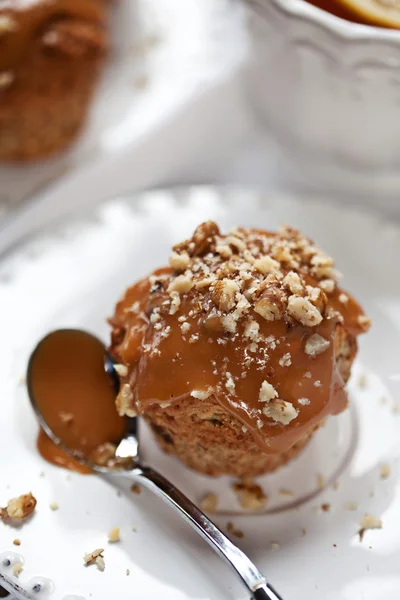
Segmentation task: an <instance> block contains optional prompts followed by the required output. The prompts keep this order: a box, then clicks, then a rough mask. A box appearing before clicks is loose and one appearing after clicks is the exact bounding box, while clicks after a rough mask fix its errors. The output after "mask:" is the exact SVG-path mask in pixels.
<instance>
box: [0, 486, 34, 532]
mask: <svg viewBox="0 0 400 600" xmlns="http://www.w3.org/2000/svg"><path fill="white" fill-rule="evenodd" d="M35 507H36V498H35V497H34V496H33V495H32V494H31V493H30V492H29V494H22V495H21V496H18V497H17V498H12V499H11V500H9V501H8V504H7V506H6V507H5V508H2V509H1V512H0V515H1V518H2V519H3V521H4V522H5V523H9V524H12V523H14V524H16V523H19V522H22V521H23V520H24V519H26V518H28V517H29V516H30V515H31V514H32V513H33V511H34V510H35Z"/></svg>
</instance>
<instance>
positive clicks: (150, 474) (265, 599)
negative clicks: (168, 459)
mask: <svg viewBox="0 0 400 600" xmlns="http://www.w3.org/2000/svg"><path fill="white" fill-rule="evenodd" d="M65 331H66V330H59V331H56V332H52V333H51V335H52V336H55V335H57V334H62V333H65ZM72 331H77V330H72ZM77 333H79V332H78V331H77ZM81 333H82V334H83V335H91V334H88V333H86V332H81ZM46 337H48V336H46ZM91 337H92V338H94V336H91ZM94 339H95V340H96V341H97V343H99V344H101V341H100V340H97V338H94ZM44 340H46V338H44ZM44 340H42V342H43V341H44ZM42 342H40V343H39V344H38V346H37V347H36V348H35V350H34V351H33V352H32V354H31V357H30V360H29V364H28V372H27V382H28V393H29V398H30V401H31V404H32V406H33V409H34V411H35V413H36V416H37V418H38V420H39V422H40V425H41V426H42V427H43V429H44V430H45V432H46V433H47V435H48V436H49V437H50V438H51V439H52V440H53V442H55V443H56V444H57V445H59V446H60V447H61V448H62V449H63V450H65V451H66V452H67V453H69V454H70V455H72V456H73V457H74V458H75V459H78V461H79V462H80V463H82V464H84V465H86V466H89V467H91V468H92V469H93V470H94V471H97V472H100V473H109V474H111V475H115V474H118V475H119V476H121V475H123V476H125V477H127V478H129V479H130V480H133V481H135V482H137V483H140V484H142V485H144V486H145V487H147V488H148V489H149V490H151V491H153V492H154V493H155V494H156V495H157V496H158V497H159V498H161V499H162V500H164V501H165V502H166V503H167V504H169V505H170V506H171V507H172V508H174V509H175V510H176V511H177V512H178V513H179V514H180V515H181V516H182V517H183V518H184V519H185V520H186V521H188V523H189V524H190V525H191V526H192V527H193V529H195V531H197V533H199V534H200V535H201V537H202V538H203V539H205V540H206V542H208V543H209V544H210V546H211V547H212V548H213V549H214V550H215V551H216V552H217V553H218V554H219V555H220V556H221V557H222V558H224V559H225V560H226V561H227V562H228V564H229V565H230V566H231V567H232V568H233V570H234V571H235V573H236V574H237V575H238V576H239V578H240V579H241V581H242V583H243V584H244V586H245V587H246V589H247V591H248V592H250V594H251V598H253V599H255V600H282V597H281V596H279V595H278V594H277V592H275V590H274V589H273V588H272V586H271V585H270V584H269V583H268V582H267V580H266V578H265V577H264V576H263V575H262V574H261V573H260V571H259V570H258V569H257V567H256V566H255V565H254V564H253V563H252V562H251V560H250V559H249V558H248V557H247V556H246V555H245V554H244V553H243V552H242V551H241V550H240V549H239V548H238V547H237V546H235V545H234V544H233V543H232V542H231V541H230V540H229V539H228V538H227V537H226V535H225V534H224V533H223V532H222V531H221V530H220V529H219V528H218V527H217V526H216V525H215V524H214V523H213V522H212V521H211V520H210V519H209V518H208V517H207V516H206V515H205V514H204V513H203V512H202V511H201V510H200V509H199V508H198V507H197V506H196V505H195V504H193V502H191V501H190V500H189V499H188V498H187V497H186V496H185V495H184V494H182V492H180V491H179V490H178V489H177V488H176V487H175V486H174V485H173V484H172V483H170V482H169V481H168V480H167V479H165V477H163V476H162V475H161V474H160V473H157V471H155V470H154V469H152V468H151V467H148V466H145V465H143V464H142V463H141V462H140V456H139V437H138V420H137V419H136V418H131V419H129V420H128V431H127V434H126V436H125V437H124V438H123V439H121V441H120V442H119V444H118V447H117V450H116V456H117V458H128V457H129V458H131V459H132V461H131V465H132V466H131V468H129V469H126V470H122V471H121V470H117V471H116V470H115V469H112V468H107V467H104V466H99V465H96V464H93V463H92V462H91V461H90V460H88V458H87V457H85V456H82V454H80V453H77V452H76V450H75V449H74V448H68V447H67V446H66V445H65V443H64V442H63V440H62V439H60V438H59V437H57V435H55V433H54V432H53V431H52V429H51V428H50V426H49V424H48V422H47V420H46V415H45V414H43V412H41V410H40V408H39V406H40V402H38V400H39V399H38V398H37V397H35V394H34V393H33V386H32V385H31V384H32V381H31V379H32V369H33V365H34V364H35V358H36V355H37V352H38V349H39V348H40V345H41V343H42ZM104 368H105V370H106V372H107V373H108V374H109V376H110V379H111V382H112V384H113V386H114V388H115V391H116V392H117V391H118V388H119V378H118V375H117V373H116V372H115V370H114V363H113V360H112V358H111V356H110V355H109V354H108V353H107V352H105V354H104Z"/></svg>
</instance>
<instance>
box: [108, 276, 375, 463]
mask: <svg viewBox="0 0 400 600" xmlns="http://www.w3.org/2000/svg"><path fill="white" fill-rule="evenodd" d="M170 272H171V270H170V269H169V268H165V269H160V270H158V271H156V272H155V274H156V275H162V274H165V273H170ZM307 283H309V284H311V285H312V284H313V283H315V281H313V280H312V279H311V278H310V277H308V281H307ZM342 292H343V290H341V289H338V288H336V290H335V291H334V292H333V293H331V294H330V295H329V306H330V307H331V308H333V309H335V310H337V311H339V312H340V313H341V314H342V316H343V319H344V324H343V325H344V328H345V329H346V330H347V331H348V332H349V333H350V334H352V335H358V334H359V333H361V331H362V330H361V328H360V326H359V324H358V322H357V317H358V316H359V315H363V311H362V309H361V307H360V306H359V304H358V303H357V302H356V301H355V300H354V299H353V298H352V297H351V296H350V295H348V298H349V299H348V302H347V303H346V304H343V303H342V302H340V301H339V295H340V294H341V293H342ZM167 298H168V296H167V295H166V293H165V292H163V291H161V292H155V293H150V284H149V281H148V280H143V281H140V282H139V283H137V284H136V285H134V286H133V287H131V288H130V289H128V290H127V292H126V294H125V297H124V298H123V299H122V300H121V301H120V303H119V304H118V305H117V309H116V314H115V317H114V318H113V319H112V320H111V324H112V325H113V326H114V327H115V329H114V339H113V346H114V352H115V353H116V355H117V358H118V360H120V361H121V362H122V363H124V364H125V365H127V366H128V368H129V372H130V373H129V375H128V377H127V378H125V382H128V383H130V385H131V388H132V390H133V393H134V403H135V407H136V408H137V410H138V412H139V413H146V410H147V409H148V407H150V406H151V405H152V404H153V403H158V404H160V403H164V402H173V403H175V402H176V403H179V402H183V401H184V400H185V399H187V398H188V397H189V396H190V392H191V391H192V390H204V389H206V388H207V387H208V386H212V387H214V388H215V389H216V390H217V391H216V392H215V393H214V394H213V397H214V398H215V400H216V401H217V402H218V403H219V404H220V405H221V406H222V407H223V408H224V409H226V410H227V411H228V412H229V413H231V414H232V415H233V416H234V417H236V418H237V419H239V420H240V421H241V422H242V423H243V425H244V426H246V427H247V428H248V429H249V430H250V431H251V432H252V433H253V437H254V439H255V440H256V442H257V443H258V445H259V446H260V447H261V448H262V450H263V451H264V452H266V453H271V454H275V453H281V452H283V451H285V450H287V449H288V448H290V447H291V446H292V445H293V444H294V443H295V442H296V441H298V440H299V439H301V438H302V437H303V435H304V434H306V433H307V432H309V431H310V430H312V429H313V427H314V426H315V425H316V424H318V423H320V422H321V421H322V420H323V419H324V418H325V417H326V416H327V415H330V414H337V413H340V412H341V411H343V410H344V409H345V407H346V405H347V394H346V391H345V387H344V381H343V379H342V377H341V375H340V373H339V371H338V367H337V364H336V356H335V343H334V338H335V331H336V328H337V326H338V321H339V319H340V316H339V315H335V316H332V317H331V318H329V317H326V318H324V320H323V321H322V323H321V324H320V325H319V326H317V327H312V328H311V327H303V326H301V325H300V324H298V325H296V326H290V325H288V324H287V323H286V322H285V321H284V320H279V321H266V320H265V319H263V318H262V317H260V316H259V315H257V314H256V313H254V314H253V315H252V318H254V319H256V320H257V322H258V323H259V325H260V333H261V334H263V335H264V336H265V337H266V338H267V337H268V336H271V335H272V336H274V337H275V339H276V340H277V341H278V342H279V343H277V344H276V347H275V348H273V345H272V346H271V345H270V346H269V347H268V349H267V352H268V358H267V360H266V361H265V362H264V360H263V359H264V355H263V348H265V345H264V346H263V347H261V348H260V350H261V351H258V352H256V354H255V356H257V358H258V359H259V360H258V361H252V363H251V365H250V367H249V368H248V369H246V370H245V371H246V376H245V377H244V378H243V377H242V373H243V372H244V364H245V360H246V357H247V356H248V352H249V351H248V345H249V344H248V340H246V339H245V338H244V337H243V335H242V332H243V325H240V324H239V327H238V330H237V333H235V334H227V333H226V332H223V333H221V331H212V330H210V329H209V328H208V327H207V328H206V327H205V315H204V313H203V312H202V310H201V308H200V307H199V310H198V311H197V313H196V314H195V315H193V316H189V314H188V313H189V311H190V310H193V308H195V304H196V298H197V297H196V294H195V293H193V291H190V292H189V293H187V294H185V295H184V296H182V299H181V305H180V309H179V313H178V314H175V315H169V314H166V315H163V320H164V319H165V326H170V327H171V331H170V334H169V335H168V336H167V337H163V331H165V327H163V329H162V330H161V331H156V330H155V329H154V326H153V325H152V324H151V322H150V321H149V315H150V314H151V313H152V310H153V309H154V307H155V306H162V304H163V302H165V301H166V299H167ZM136 302H138V303H139V307H138V309H137V310H136V311H132V310H131V309H130V307H132V305H134V303H136ZM195 312H196V311H195ZM181 315H185V316H186V319H187V322H188V323H190V326H191V327H190V331H189V333H188V334H187V336H185V337H186V341H185V340H184V339H183V336H182V332H181V329H180V324H181V323H180V322H178V319H177V317H178V316H181ZM314 333H318V334H320V335H322V336H323V337H324V338H325V339H327V340H330V341H331V344H330V347H329V349H328V350H327V351H325V352H323V353H322V354H320V355H318V356H315V357H313V358H312V357H310V356H308V355H307V354H306V353H305V352H304V343H305V339H306V338H307V337H308V336H309V335H310V334H314ZM193 334H195V335H198V341H196V342H195V343H189V342H188V340H189V337H190V336H191V335H193ZM221 339H225V340H226V343H219V342H218V340H221ZM142 344H143V345H142ZM146 345H147V346H146ZM260 346H261V345H260ZM143 348H145V349H146V350H145V351H144V350H143ZM154 349H158V350H159V352H160V354H158V353H157V354H155V353H154V352H152V350H154ZM287 352H290V354H291V361H292V364H291V366H290V367H285V366H281V365H280V363H279V360H280V359H281V357H282V356H283V355H284V354H285V353H287ZM253 356H254V355H253ZM257 362H258V364H257ZM226 372H229V373H230V374H231V375H232V377H233V379H234V380H235V381H236V389H235V395H233V394H232V393H230V392H229V391H228V389H227V388H226V387H225V385H224V382H225V381H226V379H224V376H225V375H224V374H226ZM265 379H268V382H269V383H271V384H272V385H273V386H274V388H276V390H277V392H278V394H279V398H282V399H284V400H286V401H289V402H292V403H293V405H294V406H295V408H296V409H297V410H298V417H297V418H296V419H294V420H293V421H291V422H290V423H289V424H288V425H281V424H280V423H276V422H272V421H271V420H270V419H268V418H267V417H265V416H264V415H263V414H262V412H261V410H260V409H261V408H262V405H261V406H260V402H259V390H260V386H261V384H262V382H263V380H265ZM315 382H320V384H318V385H319V387H316V386H315V385H314V383H315ZM121 383H124V378H122V381H121ZM299 398H307V399H308V400H309V401H310V403H309V404H307V405H301V404H299V402H298V399H299ZM260 419H261V420H262V421H263V427H262V428H261V429H260V428H259V427H258V425H257V422H258V421H259V420H260Z"/></svg>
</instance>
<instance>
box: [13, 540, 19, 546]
mask: <svg viewBox="0 0 400 600" xmlns="http://www.w3.org/2000/svg"><path fill="white" fill-rule="evenodd" d="M13 544H14V546H20V545H21V540H20V539H19V538H15V540H13Z"/></svg>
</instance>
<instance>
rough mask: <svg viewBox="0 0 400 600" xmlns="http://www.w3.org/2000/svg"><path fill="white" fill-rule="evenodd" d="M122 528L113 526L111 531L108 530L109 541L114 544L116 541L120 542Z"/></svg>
mask: <svg viewBox="0 0 400 600" xmlns="http://www.w3.org/2000/svg"><path fill="white" fill-rule="evenodd" d="M120 531H121V530H120V528H119V527H112V528H111V529H110V531H109V532H108V541H109V542H110V543H111V544H113V543H115V542H119V541H120V539H121V537H120Z"/></svg>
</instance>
